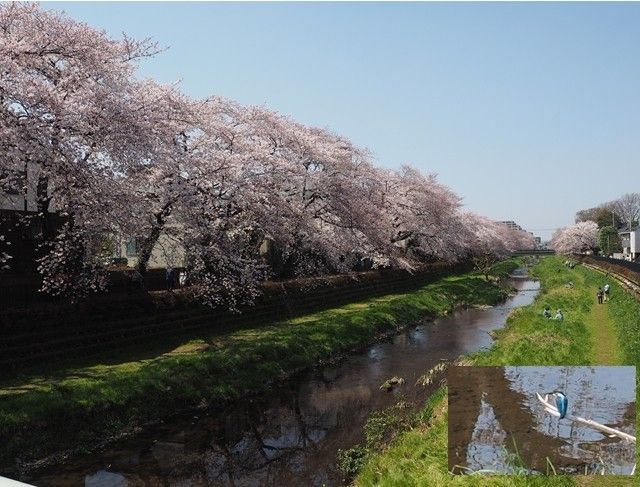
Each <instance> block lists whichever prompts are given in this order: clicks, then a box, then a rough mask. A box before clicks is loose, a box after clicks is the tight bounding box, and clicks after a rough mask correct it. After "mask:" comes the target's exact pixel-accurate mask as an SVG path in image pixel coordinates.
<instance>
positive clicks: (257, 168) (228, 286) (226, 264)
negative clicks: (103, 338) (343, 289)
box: [0, 4, 530, 309]
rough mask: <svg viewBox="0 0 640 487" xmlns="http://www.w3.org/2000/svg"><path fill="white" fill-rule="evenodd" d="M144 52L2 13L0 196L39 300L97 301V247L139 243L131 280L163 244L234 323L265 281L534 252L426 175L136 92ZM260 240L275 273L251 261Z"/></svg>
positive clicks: (342, 140)
mask: <svg viewBox="0 0 640 487" xmlns="http://www.w3.org/2000/svg"><path fill="white" fill-rule="evenodd" d="M156 52H157V47H156V46H155V45H154V44H153V43H151V42H149V41H148V40H143V41H133V40H131V39H129V38H127V37H124V38H123V39H121V40H114V39H111V38H109V37H108V36H107V35H106V34H105V33H104V32H100V31H98V30H96V29H93V28H91V27H89V26H87V25H85V24H82V23H80V22H76V21H74V20H72V19H70V18H68V17H67V16H65V15H63V14H59V13H55V12H51V11H45V10H43V9H42V8H41V7H40V6H38V5H34V4H2V5H0V73H1V74H2V76H1V77H0V153H1V154H2V157H1V158H0V164H2V166H1V167H0V184H1V185H2V187H5V186H6V185H8V184H11V185H14V186H15V185H16V184H17V185H18V187H20V185H22V184H26V185H31V186H32V187H31V188H27V189H29V190H30V192H31V193H33V194H35V202H36V207H37V208H36V212H35V216H34V217H32V218H35V219H37V220H38V221H39V223H40V227H41V229H42V231H41V235H40V255H39V258H38V262H39V271H40V273H41V274H42V276H43V285H42V290H43V291H45V292H48V293H50V294H53V295H58V296H65V297H72V298H79V297H82V296H84V295H86V294H89V293H91V292H95V291H99V290H101V289H104V288H105V287H106V285H107V279H106V275H105V272H104V270H103V269H102V268H101V266H100V265H99V260H98V256H99V252H96V250H95V247H96V246H99V243H100V241H101V240H104V239H105V238H114V239H123V238H131V237H134V238H136V240H137V242H138V243H139V249H138V250H139V258H138V269H139V271H140V272H141V273H142V274H144V272H145V271H146V270H147V267H148V265H149V262H150V258H151V255H152V253H153V251H154V249H155V248H156V247H157V246H158V245H159V244H160V242H161V237H165V238H168V239H169V240H170V241H171V242H172V245H175V246H176V247H179V248H181V249H183V250H184V253H185V254H186V256H185V258H186V261H185V262H182V263H176V264H177V265H182V264H185V265H186V267H187V271H188V274H189V280H190V282H191V283H192V284H193V293H194V294H195V295H196V297H197V298H198V299H200V300H201V301H203V302H205V303H207V304H210V305H212V306H226V307H228V308H231V309H238V308H239V307H240V306H241V305H243V304H246V303H250V302H252V300H253V299H254V298H255V296H256V295H257V294H258V292H259V284H260V283H261V282H262V281H263V280H264V279H266V278H268V277H269V276H273V275H274V274H279V276H281V277H288V276H298V275H318V274H323V273H336V272H349V271H352V270H354V269H358V268H361V267H362V266H364V264H365V263H366V265H369V266H372V267H381V266H393V267H403V268H406V269H413V268H415V267H417V266H419V265H421V264H422V263H425V262H433V261H447V262H455V261H459V260H462V259H467V258H473V259H476V261H477V262H481V261H485V262H488V261H489V259H496V258H500V257H502V256H505V255H508V253H509V252H510V251H512V250H514V249H517V248H522V247H524V246H526V245H529V239H530V236H528V235H527V234H522V233H514V232H513V231H510V230H509V229H507V228H506V227H504V226H500V225H498V224H497V223H495V222H492V221H491V220H488V219H486V218H483V217H479V216H476V215H470V214H464V213H462V211H461V203H460V201H461V200H460V197H459V196H458V195H456V194H455V193H454V192H453V191H452V190H450V189H449V188H447V187H446V186H444V185H443V184H441V183H440V182H438V180H437V177H436V176H435V175H424V174H422V173H421V172H420V171H418V170H417V169H414V168H412V167H410V166H404V167H402V168H401V169H399V170H397V171H389V170H385V169H380V168H378V167H376V166H375V165H374V164H373V163H372V158H371V155H370V154H369V152H368V151H367V150H366V149H363V148H360V147H357V146H355V145H354V144H353V143H352V142H351V141H350V140H348V139H347V138H346V137H344V136H341V135H339V134H335V133H333V132H331V131H330V130H327V129H322V128H317V127H310V126H306V125H303V124H301V123H298V122H296V121H294V120H291V119H290V118H288V117H285V116H283V115H280V114H278V113H275V112H273V111H270V110H268V109H266V108H264V107H255V106H242V105H240V104H238V103H235V102H233V101H231V100H227V99H224V98H220V97H210V98H208V99H205V100H193V99H190V98H189V97H187V96H185V95H184V94H182V93H181V92H180V91H179V89H178V88H177V87H176V86H164V85H160V84H158V83H156V82H154V81H152V80H145V81H140V80H138V79H136V77H135V70H136V67H137V61H138V60H140V59H143V58H147V57H150V56H153V55H154V54H155V53H156ZM25 169H26V171H27V173H28V177H26V178H24V180H20V178H16V174H19V173H20V171H24V170H25ZM21 181H23V182H21ZM53 215H55V219H54V217H53ZM54 220H55V221H57V224H54ZM25 224H28V222H26V223H25ZM0 243H3V247H2V249H1V252H0V266H4V265H7V262H10V257H11V256H10V255H9V253H8V250H6V248H8V247H7V246H6V245H4V243H5V242H4V238H3V237H0ZM267 243H268V245H270V246H271V247H272V248H273V249H275V251H274V252H275V253H277V254H278V256H279V258H280V260H281V261H282V269H280V270H276V269H275V265H274V264H273V262H271V263H270V262H265V260H264V259H263V256H262V250H261V249H263V248H264V246H265V245H266V244H267ZM5 247H6V248H5Z"/></svg>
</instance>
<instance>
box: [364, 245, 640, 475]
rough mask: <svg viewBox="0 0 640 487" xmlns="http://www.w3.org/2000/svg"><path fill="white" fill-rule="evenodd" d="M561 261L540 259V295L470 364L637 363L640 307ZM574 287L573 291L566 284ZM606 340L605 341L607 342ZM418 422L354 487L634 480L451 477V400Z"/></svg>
mask: <svg viewBox="0 0 640 487" xmlns="http://www.w3.org/2000/svg"><path fill="white" fill-rule="evenodd" d="M563 260H564V259H561V258H559V257H548V258H545V259H542V260H541V261H540V262H539V263H538V264H537V265H536V266H535V267H534V268H533V269H532V272H531V273H532V274H533V275H534V276H535V277H536V278H538V279H540V282H541V293H540V294H539V296H538V297H537V299H536V301H535V302H534V303H533V304H532V305H530V306H527V307H523V308H520V309H518V310H516V311H514V312H513V313H512V314H511V315H510V317H509V318H508V320H507V326H506V327H505V328H503V329H502V330H499V331H497V332H496V333H495V339H496V342H495V343H494V345H493V347H492V348H491V349H489V350H487V351H485V352H480V353H477V354H474V355H472V356H470V357H469V359H470V361H471V363H472V364H473V365H570V364H573V365H601V364H603V363H602V360H603V359H605V360H606V362H604V363H605V364H610V365H623V364H633V365H635V364H636V363H638V362H640V302H638V301H637V300H635V299H634V298H633V297H632V296H631V295H630V294H628V293H626V292H625V291H624V290H623V289H622V287H621V286H619V285H618V284H617V283H615V282H614V281H613V280H612V279H606V278H605V276H604V275H602V274H600V273H598V272H595V271H593V270H590V269H587V268H585V267H583V266H577V267H575V268H573V269H570V268H567V267H565V266H564V265H563V263H562V262H563ZM605 280H606V281H607V282H609V283H610V284H611V286H612V291H611V300H610V301H609V302H608V303H606V304H604V305H598V304H597V300H596V290H597V287H598V286H602V285H603V284H604V282H605ZM569 281H571V282H573V284H574V287H573V288H567V287H565V285H566V284H567V283H568V282H569ZM545 305H548V306H549V307H550V308H551V309H552V310H553V311H555V310H556V309H558V308H560V309H562V310H563V311H564V313H565V320H564V321H563V322H561V323H558V322H556V321H553V320H547V319H546V318H544V317H543V316H542V311H543V309H544V307H545ZM605 335H606V336H607V339H606V340H603V339H602V336H605ZM424 412H425V413H430V412H431V414H425V415H424V418H425V419H424V420H419V418H420V415H418V421H416V422H415V423H414V424H412V425H411V426H410V428H409V429H408V430H407V431H403V432H400V433H399V434H398V435H397V436H396V437H395V439H394V440H393V441H392V442H391V443H390V444H389V445H387V447H386V448H384V449H383V450H382V451H380V452H379V453H378V454H375V455H371V456H370V457H369V458H368V459H367V460H366V461H365V462H363V464H364V465H363V466H362V468H361V469H360V472H359V474H358V476H357V477H356V479H355V481H354V484H355V485H357V486H360V487H362V486H374V485H375V486H419V485H420V486H421V485H434V486H441V485H442V486H445V485H447V486H448V485H452V486H456V485H460V486H463V485H464V486H513V487H517V486H524V485H527V486H529V485H530V486H541V487H564V486H574V485H575V486H603V487H604V486H605V485H606V486H607V487H612V486H632V485H636V484H637V482H635V479H634V478H630V477H613V476H604V477H596V476H587V477H585V476H560V475H559V476H524V475H522V476H482V475H467V476H459V475H458V476H454V475H451V474H449V473H448V471H447V400H446V396H445V395H444V394H440V395H436V396H434V400H430V401H429V402H428V403H427V405H426V407H425V409H424Z"/></svg>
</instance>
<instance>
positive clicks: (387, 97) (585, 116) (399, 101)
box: [44, 2, 640, 237]
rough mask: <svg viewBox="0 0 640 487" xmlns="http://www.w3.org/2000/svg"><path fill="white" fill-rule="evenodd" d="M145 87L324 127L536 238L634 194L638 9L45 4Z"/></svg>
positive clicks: (639, 145)
mask: <svg viewBox="0 0 640 487" xmlns="http://www.w3.org/2000/svg"><path fill="white" fill-rule="evenodd" d="M44 7H45V8H49V9H58V10H65V11H66V12H67V13H69V14H70V15H71V16H72V17H74V18H76V19H79V20H82V21H85V22H87V23H89V24H90V25H93V26H96V27H99V28H102V29H105V30H106V31H107V32H108V33H109V34H111V35H114V36H119V35H120V34H121V33H122V32H126V33H127V34H129V35H131V36H133V37H137V38H141V37H152V38H153V39H154V40H156V41H157V42H158V43H159V44H160V45H161V46H163V47H167V48H168V49H167V50H166V51H165V52H162V53H161V54H159V55H158V56H156V57H155V58H153V59H152V60H148V61H145V63H144V64H143V65H142V66H141V75H142V76H149V77H153V78H155V79H157V80H160V81H163V82H175V81H178V80H180V81H181V86H182V89H183V90H184V91H185V92H186V93H188V94H190V95H192V96H195V97H203V96H207V95H210V94H217V95H222V96H226V97H229V98H232V99H235V100H237V101H239V102H241V103H245V104H259V105H265V106H267V107H269V108H271V109H274V110H277V111H279V112H282V113H285V114H288V115H290V116H292V117H293V118H295V119H297V120H299V121H301V122H304V123H308V124H313V125H317V126H322V127H329V128H331V129H333V130H335V131H337V132H339V133H341V134H343V135H345V136H348V137H349V138H351V139H352V140H353V141H354V142H355V143H356V144H358V145H361V146H366V147H368V148H369V149H370V150H371V151H372V152H373V153H374V155H375V157H376V160H377V162H378V164H380V165H383V166H387V167H397V166H399V165H401V164H403V163H411V164H413V165H415V166H417V167H419V168H420V169H422V170H423V171H425V172H435V173H438V174H439V176H440V180H441V181H442V182H444V183H445V184H447V185H448V186H450V187H451V188H452V189H454V190H455V191H456V192H457V193H459V194H460V195H461V196H463V197H464V203H465V205H466V206H467V208H468V209H470V210H473V211H476V212H479V213H482V214H484V215H487V216H489V217H491V218H495V219H500V220H502V219H509V220H515V221H517V222H518V223H520V224H521V225H522V226H524V227H525V228H527V229H530V230H532V231H534V233H536V234H538V235H542V236H543V237H548V236H549V235H550V233H551V232H552V230H553V229H554V228H556V227H558V226H564V225H567V224H570V223H572V222H573V216H574V213H575V212H576V211H577V210H579V209H582V208H586V207H590V206H594V205H596V204H598V203H600V202H603V201H606V200H610V199H614V198H616V197H618V196H620V195H622V194H623V193H627V192H638V191H640V162H639V160H640V157H639V156H640V134H639V133H638V132H639V128H640V123H639V122H640V4H620V3H607V4H600V3H589V4H581V3H571V4H568V3H554V4H551V3H535V4H534V3H518V4H512V3H510V4H507V3H487V4H483V3H474V4H471V3H448V4H441V3H233V4H231V3H147V2H144V3H66V2H64V3H53V2H51V3H46V4H44Z"/></svg>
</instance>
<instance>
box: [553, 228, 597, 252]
mask: <svg viewBox="0 0 640 487" xmlns="http://www.w3.org/2000/svg"><path fill="white" fill-rule="evenodd" d="M597 246H598V224H597V223H595V222H592V221H586V222H580V223H576V224H575V225H571V226H568V227H564V228H560V229H558V230H556V231H555V232H554V234H553V236H552V238H551V247H552V248H553V249H554V250H555V251H556V252H558V253H559V254H575V253H580V252H585V251H587V250H593V249H595V248H596V247H597Z"/></svg>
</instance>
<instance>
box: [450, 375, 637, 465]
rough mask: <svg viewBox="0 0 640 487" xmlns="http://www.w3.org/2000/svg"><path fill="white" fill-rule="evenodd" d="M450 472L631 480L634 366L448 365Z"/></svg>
mask: <svg viewBox="0 0 640 487" xmlns="http://www.w3.org/2000/svg"><path fill="white" fill-rule="evenodd" d="M447 381H448V384H449V389H448V390H449V395H448V402H449V437H448V456H449V471H450V472H452V473H454V474H462V475H464V474H476V475H477V474H488V475H493V474H506V475H514V474H517V475H523V474H525V475H526V474H531V475H538V474H545V475H556V474H557V475H560V474H577V475H633V474H634V473H635V463H636V431H635V429H636V426H635V425H636V369H635V367H529V366H527V367H524V366H522V367H516V366H512V367H452V368H451V369H449V371H448V377H447Z"/></svg>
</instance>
